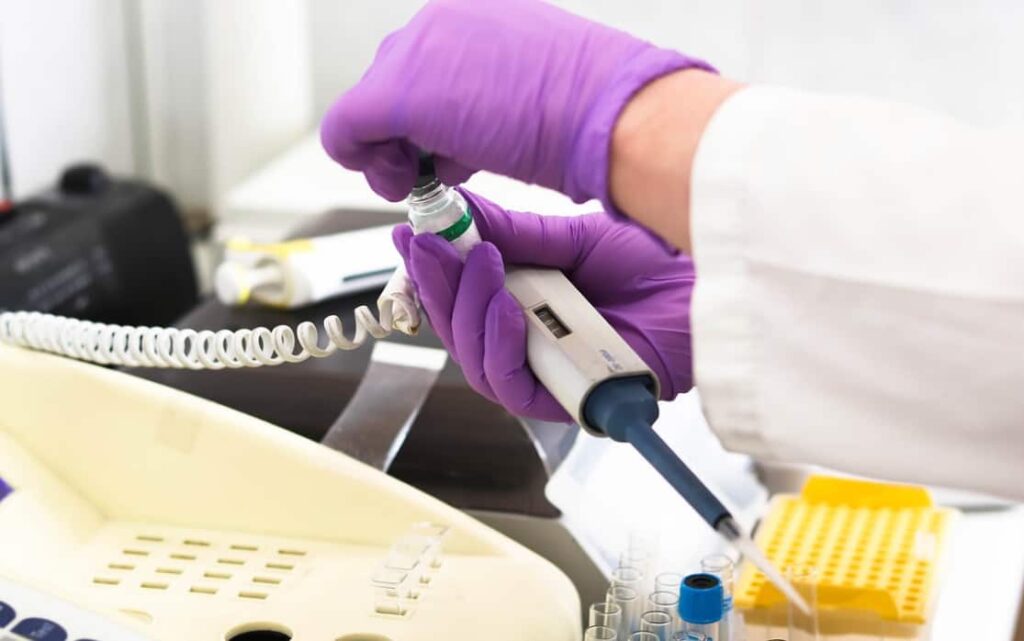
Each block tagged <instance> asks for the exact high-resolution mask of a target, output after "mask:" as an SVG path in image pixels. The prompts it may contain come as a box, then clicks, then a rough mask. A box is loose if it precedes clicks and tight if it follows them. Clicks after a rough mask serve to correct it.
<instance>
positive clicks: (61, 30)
mask: <svg viewBox="0 0 1024 641" xmlns="http://www.w3.org/2000/svg"><path fill="white" fill-rule="evenodd" d="M123 25H124V22H123V14H122V6H121V4H120V3H119V2H116V1H111V0H32V1H31V2H25V1H24V0H0V75H2V80H0V81H2V83H3V96H2V99H3V101H4V106H5V109H6V120H7V130H8V140H9V144H10V147H11V149H10V153H11V157H12V162H11V164H12V166H13V172H12V173H13V179H14V187H15V194H16V195H20V196H24V195H26V194H28V193H30V192H32V191H35V190H37V189H40V188H42V187H44V186H46V185H48V184H50V183H52V182H53V181H54V180H55V178H56V176H57V172H58V171H59V170H60V168H61V167H63V166H64V165H65V164H67V163H68V162H71V161H74V160H79V159H90V158H99V159H102V160H103V161H104V162H105V163H106V164H107V165H109V166H110V167H111V168H112V169H113V170H115V171H122V172H127V171H131V170H132V169H133V166H134V158H133V147H132V134H131V118H130V102H129V87H128V73H127V68H126V65H125V58H124V53H125V38H124V35H125V34H124V30H123Z"/></svg>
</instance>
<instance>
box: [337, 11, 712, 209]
mask: <svg viewBox="0 0 1024 641" xmlns="http://www.w3.org/2000/svg"><path fill="white" fill-rule="evenodd" d="M694 67H696V68H701V69H706V70H712V69H711V68H710V67H709V66H708V65H707V63H704V62H702V61H700V60H696V59H693V58H689V57H687V56H684V55H682V54H680V53H677V52H675V51H669V50H665V49H659V48H657V47H655V46H653V45H651V44H650V43H647V42H644V41H642V40H638V39H636V38H634V37H632V36H630V35H628V34H626V33H623V32H621V31H617V30H615V29H612V28H609V27H606V26H603V25H600V24H597V23H594V22H590V21H589V20H585V19H583V18H580V17H578V16H575V15H573V14H571V13H567V12H565V11H563V10H561V9H559V8H557V7H554V6H552V5H549V4H546V3H544V2H539V1H537V0H434V1H433V2H430V3H428V4H427V6H426V7H424V8H423V9H422V10H421V11H420V12H419V13H418V14H417V15H416V16H415V17H414V18H413V19H412V21H411V22H409V24H408V25H406V26H405V27H403V28H402V29H400V30H398V31H396V32H395V33H392V34H391V35H390V36H388V37H387V39H385V40H384V42H383V44H381V46H380V49H379V50H378V51H377V55H376V58H375V59H374V61H373V64H372V65H371V66H370V69H369V70H368V71H367V72H366V74H365V75H364V76H363V78H362V80H360V82H359V83H358V84H357V85H356V86H355V87H354V88H352V89H351V90H350V91H348V92H347V93H345V94H344V95H342V96H341V97H340V98H339V99H338V100H337V102H335V103H334V105H333V106H332V107H331V109H330V110H329V111H328V113H327V115H326V116H325V117H324V120H323V124H322V126H321V134H320V135H321V140H322V142H323V145H324V148H325V149H326V150H327V153H328V154H330V156H331V157H332V158H333V159H334V160H336V161H337V162H339V163H341V164H342V165H344V166H345V167H348V168H349V169H354V170H358V171H362V172H364V173H365V174H366V178H367V180H368V181H369V183H370V186H371V187H372V188H373V189H374V190H375V191H376V192H377V193H379V194H380V195H382V196H384V197H385V198H387V199H389V200H393V201H397V200H401V199H402V198H405V197H406V196H407V195H408V193H409V190H410V189H411V188H412V186H413V183H414V181H415V178H416V168H417V161H416V158H417V149H422V150H425V151H429V152H431V153H433V154H434V156H435V164H436V168H437V175H438V177H439V178H440V179H441V182H443V183H445V184H448V185H457V184H459V183H461V182H463V181H465V180H466V179H467V178H468V177H469V176H470V175H471V174H472V173H473V172H474V171H476V170H479V169H486V170H489V171H493V172H496V173H500V174H504V175H507V176H511V177H513V178H518V179H520V180H523V181H526V182H530V183H537V184H540V185H544V186H546V187H551V188H553V189H556V190H558V191H561V192H563V193H565V194H566V195H568V196H569V197H571V198H572V199H573V200H576V201H577V202H583V201H586V200H589V199H591V198H599V199H601V200H602V202H603V203H604V204H605V207H606V208H609V209H608V211H612V209H610V207H611V202H610V198H609V196H608V184H607V183H608V169H609V167H608V163H609V158H608V156H609V145H610V141H611V134H612V129H613V127H614V125H615V121H616V120H617V119H618V116H619V113H620V112H621V111H622V108H623V107H624V106H625V104H626V102H628V100H629V99H630V98H631V97H632V96H633V94H635V93H636V92H637V91H638V90H639V89H640V88H642V87H643V86H644V85H645V84H647V83H648V82H650V81H652V80H654V79H656V78H658V77H660V76H663V75H665V74H667V73H669V72H672V71H676V70H680V69H687V68H694Z"/></svg>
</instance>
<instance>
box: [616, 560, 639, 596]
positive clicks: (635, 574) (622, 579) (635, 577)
mask: <svg viewBox="0 0 1024 641" xmlns="http://www.w3.org/2000/svg"><path fill="white" fill-rule="evenodd" d="M643 581H644V573H643V571H642V570H640V569H639V568H634V567H631V566H628V565H620V566H619V567H617V568H615V569H614V570H612V577H611V584H612V585H622V586H625V587H627V588H633V589H634V590H636V591H637V592H640V593H643V587H644V586H643Z"/></svg>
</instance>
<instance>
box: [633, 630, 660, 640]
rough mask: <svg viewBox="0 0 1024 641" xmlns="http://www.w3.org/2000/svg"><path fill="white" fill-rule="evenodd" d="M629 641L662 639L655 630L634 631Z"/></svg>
mask: <svg viewBox="0 0 1024 641" xmlns="http://www.w3.org/2000/svg"><path fill="white" fill-rule="evenodd" d="M629 641H661V638H660V637H659V636H658V635H656V634H654V633H653V632H644V631H643V630H641V631H639V632H634V633H633V634H631V635H629Z"/></svg>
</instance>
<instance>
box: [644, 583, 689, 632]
mask: <svg viewBox="0 0 1024 641" xmlns="http://www.w3.org/2000/svg"><path fill="white" fill-rule="evenodd" d="M647 609H648V610H657V611H658V612H664V613H666V614H668V615H669V616H670V617H672V631H673V632H679V631H680V630H682V629H683V626H682V621H681V620H680V618H679V593H678V592H668V591H667V590H658V591H656V592H651V593H650V594H648V595H647Z"/></svg>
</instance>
